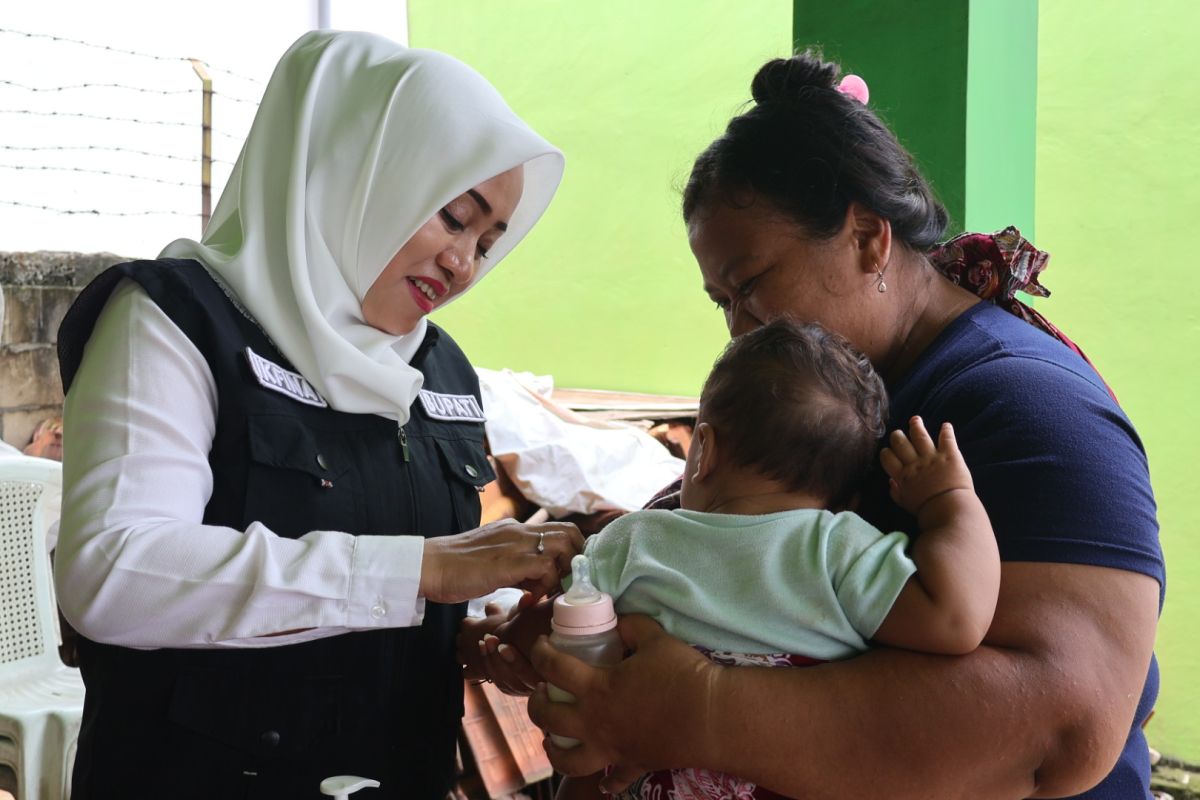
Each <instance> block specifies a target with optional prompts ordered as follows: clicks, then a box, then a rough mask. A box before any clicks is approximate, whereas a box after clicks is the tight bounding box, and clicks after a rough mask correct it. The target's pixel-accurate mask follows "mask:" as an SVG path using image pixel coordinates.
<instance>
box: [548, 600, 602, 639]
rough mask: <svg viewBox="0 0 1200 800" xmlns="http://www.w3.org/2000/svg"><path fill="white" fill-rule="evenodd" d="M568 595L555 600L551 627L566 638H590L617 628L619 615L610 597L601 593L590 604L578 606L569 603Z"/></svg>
mask: <svg viewBox="0 0 1200 800" xmlns="http://www.w3.org/2000/svg"><path fill="white" fill-rule="evenodd" d="M567 597H568V595H566V594H560V595H559V596H558V597H556V598H554V616H553V617H551V619H550V627H551V628H553V629H554V631H555V632H556V633H561V634H563V635H564V636H588V635H590V634H593V633H604V632H605V631H610V630H612V629H613V628H615V627H617V614H616V612H615V611H614V610H613V601H612V597H611V596H610V595H607V594H605V593H604V592H599V593H598V596H597V597H596V599H594V600H593V601H592V602H590V603H581V604H579V605H576V604H574V603H570V602H568V601H567Z"/></svg>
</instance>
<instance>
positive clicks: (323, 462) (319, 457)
mask: <svg viewBox="0 0 1200 800" xmlns="http://www.w3.org/2000/svg"><path fill="white" fill-rule="evenodd" d="M317 466H318V467H320V468H321V469H329V462H328V461H326V460H325V456H323V455H321V454H320V453H317Z"/></svg>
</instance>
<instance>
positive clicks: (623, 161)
mask: <svg viewBox="0 0 1200 800" xmlns="http://www.w3.org/2000/svg"><path fill="white" fill-rule="evenodd" d="M408 7H409V26H410V40H411V44H412V45H413V46H415V47H431V48H435V49H438V50H444V51H446V52H448V53H451V54H453V55H455V56H457V57H459V58H461V59H463V60H464V61H466V62H467V63H469V64H471V65H472V66H474V67H475V68H476V69H478V70H479V71H480V72H481V73H483V74H484V75H486V76H487V77H488V78H489V79H490V80H491V81H492V82H493V83H494V84H495V85H496V87H497V88H498V89H499V90H500V92H501V94H503V95H504V96H505V98H506V99H507V100H508V101H509V104H510V105H512V107H513V108H514V109H515V110H516V111H517V113H519V114H521V115H522V116H523V117H524V118H525V119H526V120H527V121H528V122H529V123H530V124H531V125H532V126H533V127H534V128H535V129H537V130H538V131H539V132H540V133H542V134H543V135H544V136H546V138H548V139H549V140H550V141H552V142H554V143H555V144H556V145H558V146H559V147H561V148H562V150H563V151H564V152H565V153H566V157H567V170H566V176H565V178H564V181H563V185H562V188H561V189H560V190H559V193H558V196H557V197H556V199H555V201H554V203H553V204H552V205H551V207H550V210H549V212H548V213H547V215H546V217H545V218H544V219H543V221H542V222H541V223H540V224H539V226H538V227H537V228H535V229H534V231H533V233H532V234H531V235H530V236H529V238H528V239H527V240H526V241H525V242H523V243H522V245H521V246H520V247H519V248H517V250H515V251H514V252H513V254H512V255H511V256H509V257H508V258H507V259H506V260H505V261H504V263H503V264H502V265H501V267H500V268H499V269H498V270H496V271H495V272H493V273H492V274H490V275H489V276H488V277H487V279H486V280H484V281H483V282H482V283H481V284H480V285H479V287H477V288H476V289H475V290H474V291H472V292H471V293H470V294H469V295H467V296H466V297H464V298H463V299H462V300H460V301H458V302H456V303H455V304H454V305H452V306H451V307H450V308H448V309H446V310H445V311H444V312H441V313H439V314H437V315H436V316H435V317H434V319H435V321H437V322H438V323H440V324H443V325H444V326H445V327H446V328H447V330H449V331H450V332H451V333H452V334H453V335H454V337H455V338H456V339H457V340H458V341H459V342H460V343H461V344H462V345H463V347H464V349H465V350H466V352H467V354H468V355H469V356H470V357H471V359H472V360H473V361H474V362H475V363H476V364H479V365H482V366H487V367H493V368H499V367H511V368H513V369H522V370H533V371H535V372H547V373H552V374H553V375H554V376H555V379H556V381H557V383H558V385H560V386H587V387H593V388H605V389H622V390H634V391H653V392H667V393H689V394H691V393H698V392H699V388H700V385H701V383H702V382H703V380H704V377H705V376H706V375H707V373H708V368H709V367H710V366H711V364H712V360H713V358H714V357H715V356H716V354H717V352H718V351H719V349H720V347H721V346H722V345H723V344H724V342H725V341H726V338H727V335H726V332H725V329H724V322H723V320H722V317H721V315H720V314H719V313H718V312H717V311H716V310H715V309H714V308H713V306H712V304H711V303H709V302H707V300H706V298H705V296H704V294H703V292H702V291H701V289H700V284H701V282H700V277H699V273H698V271H697V269H696V266H695V262H694V260H693V259H692V256H691V252H690V251H689V249H688V246H687V237H686V233H685V230H684V227H683V223H682V221H681V217H680V213H679V202H680V189H681V187H682V185H683V183H684V182H685V181H686V179H687V175H688V171H689V169H690V166H691V163H692V161H693V160H694V158H695V157H696V155H697V154H698V153H699V151H700V150H701V149H703V148H704V147H705V146H706V145H707V144H708V143H709V142H710V141H711V140H712V139H713V137H714V136H716V135H717V134H718V133H720V131H721V130H722V129H723V128H724V125H725V123H726V122H727V121H728V119H729V117H730V116H732V115H733V114H734V113H735V112H737V110H738V109H739V107H740V106H741V104H742V103H744V102H745V101H747V100H748V99H749V96H750V79H751V78H752V77H753V75H754V72H755V70H757V68H758V67H759V66H761V64H762V63H763V62H764V61H766V60H767V59H769V58H773V57H777V56H781V55H786V54H787V53H788V52H789V47H790V44H789V43H790V37H791V13H792V10H791V0H748V1H747V2H738V3H729V2H719V1H717V0H661V1H660V2H653V3H647V2H642V0H609V2H606V3H602V4H593V3H573V2H571V3H569V2H555V1H553V0H511V1H510V2H505V3H490V2H482V1H481V0H409V4H408Z"/></svg>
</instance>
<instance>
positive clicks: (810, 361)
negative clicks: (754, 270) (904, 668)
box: [559, 320, 1000, 800]
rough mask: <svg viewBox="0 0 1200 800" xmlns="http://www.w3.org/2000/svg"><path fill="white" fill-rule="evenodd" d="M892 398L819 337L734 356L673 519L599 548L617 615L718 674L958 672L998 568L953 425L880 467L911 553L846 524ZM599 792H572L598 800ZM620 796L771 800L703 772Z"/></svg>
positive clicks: (703, 423)
mask: <svg viewBox="0 0 1200 800" xmlns="http://www.w3.org/2000/svg"><path fill="white" fill-rule="evenodd" d="M886 410H887V397H886V392H885V390H884V387H883V383H882V381H881V380H880V379H879V377H878V376H877V375H876V374H875V372H874V370H873V369H872V368H871V365H870V363H869V362H868V361H867V360H866V359H865V358H864V357H862V356H861V355H859V354H858V353H856V352H855V351H854V350H853V349H852V348H851V347H850V346H849V345H848V344H847V343H846V342H845V341H844V340H842V339H841V338H840V337H838V336H837V335H835V334H833V333H830V332H829V331H827V330H825V329H824V328H821V327H820V326H817V325H801V324H797V323H795V322H792V321H789V320H778V321H776V322H773V323H771V324H769V325H766V326H764V327H762V328H759V329H757V330H755V331H752V332H750V333H747V334H744V335H742V336H739V337H737V338H736V339H734V340H733V341H732V342H730V344H729V345H728V347H727V348H726V349H725V352H724V353H723V354H722V355H721V357H720V358H719V359H718V360H717V362H716V364H715V365H714V367H713V370H712V373H711V374H710V375H709V377H708V380H707V381H706V383H705V385H704V389H703V391H702V393H701V397H700V411H699V416H698V419H697V426H696V431H695V435H694V437H693V439H692V443H691V448H690V450H689V452H688V457H687V466H686V472H685V474H684V477H683V488H682V492H681V497H680V501H681V505H682V508H680V509H679V510H676V511H639V512H635V513H632V514H628V515H626V516H624V517H621V518H619V519H617V520H616V521H614V522H612V523H610V524H609V525H608V526H607V527H606V528H605V529H604V530H603V531H601V532H600V533H599V534H597V535H595V536H593V537H591V538H590V539H589V540H588V542H587V547H586V550H585V552H586V554H587V555H588V556H589V557H590V558H591V562H592V574H593V576H594V582H595V584H596V586H597V587H598V588H599V589H600V590H602V591H605V592H608V593H609V594H611V595H612V596H613V597H614V599H615V601H616V607H617V611H618V613H621V614H635V613H636V614H648V615H650V616H652V617H654V618H655V619H656V620H658V622H659V623H661V624H662V626H663V627H664V628H665V629H666V630H667V632H669V633H671V634H672V635H674V636H676V637H679V638H681V639H683V640H685V641H687V642H690V643H692V644H693V645H695V646H696V647H697V648H698V649H700V650H701V651H702V652H704V653H705V654H706V655H707V656H708V657H709V658H710V659H712V660H714V661H717V662H719V663H723V664H757V665H762V666H769V667H785V666H803V665H807V664H814V663H819V662H821V661H830V660H836V659H843V658H849V657H851V656H853V655H855V654H857V653H861V652H862V651H864V650H866V649H867V647H868V646H869V643H870V642H874V643H878V644H885V645H890V646H893V647H903V648H908V649H911V650H918V651H922V652H927V653H942V654H948V655H954V654H962V653H967V652H970V651H971V650H974V649H975V648H976V647H978V646H979V643H980V642H981V641H982V640H983V636H984V634H985V633H986V632H987V629H988V626H989V625H990V624H991V620H992V614H993V613H994V611H995V607H996V598H997V593H998V591H999V584H1000V561H999V554H998V552H997V548H996V541H995V536H994V534H993V533H992V528H991V524H990V523H989V521H988V516H987V513H986V512H985V511H984V508H983V506H982V504H981V503H980V501H979V498H978V497H977V496H976V495H975V491H974V488H973V484H972V482H971V475H970V472H969V471H968V470H967V467H966V464H965V463H964V461H963V458H962V454H961V453H960V452H959V450H958V447H957V445H956V444H955V440H954V432H953V430H952V428H951V426H950V425H949V424H948V423H947V424H945V425H943V426H942V428H941V431H940V432H939V436H938V440H937V442H934V441H933V439H932V438H931V437H930V435H929V433H927V432H926V430H925V427H924V425H923V424H922V422H921V420H920V418H918V417H914V418H913V419H912V420H910V422H909V430H908V434H907V435H906V434H905V433H904V432H902V431H894V432H893V433H892V434H891V437H890V439H889V445H890V446H889V447H888V448H886V449H884V450H883V452H882V454H881V455H880V456H879V459H880V462H881V463H882V466H883V468H884V470H885V471H886V472H887V474H888V476H889V477H890V478H891V495H892V498H893V499H894V500H895V501H896V502H897V503H898V504H899V505H900V506H901V507H903V508H904V509H905V510H907V511H908V512H910V513H911V514H913V515H914V516H915V517H916V519H917V522H918V525H919V528H920V535H919V536H918V537H915V538H914V540H913V541H912V542H911V543H910V542H909V539H908V537H907V536H906V535H905V534H903V533H899V532H894V533H883V532H880V531H878V530H876V529H875V528H873V527H871V526H870V525H869V524H867V523H866V522H865V521H864V520H863V519H862V518H860V517H858V516H857V515H856V514H854V513H853V512H851V511H849V510H847V509H848V508H849V507H850V506H851V505H852V504H853V501H854V497H855V493H856V490H857V487H859V486H860V485H861V483H862V481H863V479H864V477H865V476H866V475H867V474H868V472H869V471H870V470H871V469H872V468H873V466H874V463H875V458H876V452H877V449H878V443H879V440H880V438H881V437H882V435H883V433H884V425H885V419H886ZM597 791H598V790H597V788H596V786H595V781H594V780H591V779H568V780H567V781H565V782H564V784H563V787H562V788H561V790H560V792H559V798H560V800H563V799H564V798H568V797H585V796H595V793H596V792H597ZM622 796H624V797H677V798H681V799H682V798H717V797H737V798H762V797H776V796H777V795H775V794H773V793H771V792H769V791H767V790H766V789H764V788H761V787H757V786H755V785H754V784H753V783H750V782H748V781H744V780H740V779H738V778H735V777H732V776H729V775H724V774H719V773H714V772H711V771H708V770H704V769H678V770H670V771H664V772H658V773H652V774H650V775H647V776H644V777H643V778H641V779H640V780H639V781H638V782H636V783H635V784H634V785H633V786H631V787H630V788H629V789H627V790H626V792H625V793H624V794H623V795H622Z"/></svg>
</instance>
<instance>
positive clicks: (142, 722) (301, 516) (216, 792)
mask: <svg viewBox="0 0 1200 800" xmlns="http://www.w3.org/2000/svg"><path fill="white" fill-rule="evenodd" d="M122 278H131V279H133V280H135V281H137V282H138V283H139V284H141V286H142V287H143V288H144V289H145V290H146V292H147V293H148V294H149V295H150V297H151V298H152V299H153V300H154V302H155V303H157V304H158V306H159V307H160V308H162V309H163V311H164V312H165V313H166V314H167V315H168V316H169V317H170V319H171V320H172V321H173V322H174V323H175V324H176V325H177V326H178V327H179V328H180V329H181V330H182V331H183V332H184V333H185V334H186V335H187V337H188V338H189V339H190V340H191V341H192V342H193V343H194V344H195V345H196V347H197V348H198V349H199V351H200V352H201V353H202V354H203V356H204V358H205V360H206V361H207V362H208V366H209V369H210V370H211V371H212V375H213V378H214V380H215V382H216V387H217V420H216V435H215V437H214V440H213V444H212V451H211V452H210V454H209V464H210V465H211V467H212V473H213V492H212V497H211V499H210V500H209V502H208V505H207V507H206V508H205V512H204V520H203V521H204V523H205V524H210V525H223V526H228V527H231V528H234V529H236V530H245V529H246V528H247V527H248V526H249V525H250V524H251V523H252V522H260V523H262V524H264V525H266V526H267V527H268V528H270V529H271V530H272V531H274V532H275V533H276V534H278V535H279V536H284V537H290V538H297V537H300V536H302V535H304V534H305V533H307V532H308V531H312V530H339V531H346V532H349V533H353V534H371V535H385V536H386V535H396V534H420V535H423V536H426V537H432V536H440V535H445V534H451V533H456V532H459V531H463V530H468V529H471V528H474V527H477V526H478V524H479V512H480V504H479V496H478V491H479V489H481V488H482V486H483V485H484V484H485V483H487V482H488V481H489V480H491V479H492V477H494V476H493V473H492V471H491V469H490V467H489V466H488V462H487V459H486V457H485V454H484V444H483V425H482V424H481V423H478V422H463V421H451V420H449V419H435V418H434V417H432V416H430V415H429V414H428V413H427V412H426V408H425V406H424V404H423V403H422V402H421V401H418V402H416V403H414V404H413V407H412V411H411V418H410V419H409V421H408V422H407V423H405V425H404V426H403V427H402V428H398V426H397V425H396V423H395V422H394V421H392V420H388V419H385V418H383V417H379V416H375V415H369V414H346V413H342V412H339V411H333V410H331V409H329V408H322V407H318V406H316V405H311V404H308V403H305V402H301V401H300V400H298V399H295V398H294V397H293V396H289V395H288V394H286V393H285V391H280V390H279V387H282V388H283V389H284V390H287V389H289V388H290V389H293V390H294V389H295V388H296V387H295V386H294V385H292V386H289V385H288V384H287V383H286V380H277V381H276V383H277V384H278V386H277V388H267V387H265V386H264V385H263V384H262V383H260V380H259V378H258V377H256V374H255V372H254V370H253V369H252V368H251V364H250V358H251V357H250V356H249V355H248V354H247V348H249V349H250V350H252V351H253V353H255V354H257V355H258V356H260V357H262V358H263V359H265V360H266V361H268V362H272V363H274V364H275V365H278V366H279V367H282V368H283V369H284V370H290V371H293V372H294V371H295V370H294V368H293V367H292V366H291V365H290V364H289V363H288V361H287V359H286V358H285V357H284V356H283V354H282V353H280V352H279V351H278V350H277V349H276V348H275V347H274V346H273V345H272V344H271V342H270V341H269V339H268V338H267V337H266V336H265V335H264V333H263V332H262V331H261V330H260V329H259V328H258V326H257V325H256V324H255V323H254V322H253V321H252V320H251V319H250V318H249V317H247V316H246V315H245V314H243V313H242V312H241V311H240V310H239V309H238V307H237V306H235V305H234V304H233V303H232V302H231V301H230V299H229V298H228V297H226V295H225V294H224V292H223V291H222V289H221V287H220V286H218V284H217V283H216V282H214V280H213V279H212V277H210V276H209V274H208V273H207V272H206V271H205V269H204V268H203V267H202V266H201V265H200V264H198V263H196V262H194V261H177V260H167V259H164V260H161V261H138V262H131V263H127V264H120V265H118V266H115V267H113V268H111V269H109V270H108V271H106V272H105V273H103V274H102V275H100V276H99V277H98V278H97V279H96V280H95V281H94V282H93V283H92V284H90V285H89V286H88V287H87V288H86V289H85V290H84V291H83V293H82V294H81V295H80V297H79V299H78V300H77V301H76V303H75V305H74V306H72V308H71V310H70V312H69V313H68V314H67V316H66V318H65V320H64V321H63V325H62V328H61V330H60V332H59V360H60V365H61V368H62V375H63V386H64V388H69V387H70V383H71V380H72V378H73V377H74V375H75V372H76V370H77V369H78V366H79V363H80V360H81V359H82V356H83V349H84V345H85V344H86V343H87V340H88V338H89V337H90V336H91V332H92V329H93V327H94V325H95V321H96V317H97V315H98V314H99V312H100V310H101V309H102V308H103V306H104V303H105V302H106V300H107V298H108V297H109V295H110V294H111V292H112V290H113V288H114V287H115V286H116V284H117V283H118V282H119V281H120V280H121V279H122ZM89 358H103V353H97V352H93V353H90V354H89ZM411 364H412V366H413V367H415V368H417V369H419V370H420V371H421V373H422V374H423V375H424V376H425V383H424V387H425V389H426V390H429V391H432V392H436V393H439V394H444V395H460V396H464V395H470V396H473V397H474V398H475V399H476V401H478V398H479V383H478V380H477V378H476V376H475V373H474V371H473V370H472V369H471V365H470V364H469V363H468V361H467V359H466V357H465V356H464V355H463V354H462V351H461V350H459V348H458V347H457V345H455V343H454V342H453V341H452V340H451V339H450V337H449V336H446V335H445V334H444V333H442V332H441V331H440V330H439V329H438V328H436V327H434V326H433V325H430V326H429V332H428V334H427V335H426V338H425V340H424V342H423V343H422V345H421V347H420V349H419V350H418V352H417V354H416V355H415V356H414V358H413V360H412V362H411ZM280 374H281V373H276V375H275V377H276V378H279V376H280ZM268 383H270V381H268ZM433 399H434V400H435V401H436V400H437V398H433ZM468 403H469V401H468ZM431 408H433V409H434V413H435V414H437V416H444V417H453V416H454V415H453V414H443V413H438V407H437V406H436V405H434V406H431ZM139 479H141V480H153V477H152V476H139ZM347 577H348V576H347ZM381 610H382V609H381ZM196 613H197V614H203V613H204V609H203V607H198V608H197V610H196ZM463 614H464V605H463V604H459V605H453V606H447V605H439V604H435V603H427V604H426V611H425V622H424V624H423V625H422V626H420V627H416V628H394V629H381V630H372V631H367V632H357V633H351V634H345V635H341V636H336V637H331V638H326V639H319V640H316V641H311V642H305V643H301V644H293V645H286V646H280V647H268V648H255V649H232V650H231V649H221V650H202V649H186V650H184V649H179V650H176V649H160V650H133V649H129V648H125V647H119V646H114V645H105V644H99V643H96V642H91V641H87V640H84V641H83V642H82V643H81V645H80V659H81V669H82V672H83V678H84V683H85V684H86V687H87V694H86V699H85V703H84V714H83V728H82V731H81V732H80V737H79V750H78V756H77V758H76V764H75V773H74V780H73V784H74V786H73V796H74V797H75V798H76V800H93V798H122V800H124V799H125V798H142V797H145V798H168V797H169V798H185V797H197V798H200V797H203V798H205V800H215V799H216V798H220V799H221V800H226V798H229V799H230V800H232V798H280V799H281V800H299V799H300V798H309V797H311V798H317V797H320V796H321V795H319V793H318V786H319V783H320V781H321V779H322V778H325V777H329V776H332V775H338V774H355V775H362V776H364V777H369V778H375V779H376V780H379V781H380V782H381V783H382V786H381V788H380V790H378V791H377V792H373V793H372V796H375V797H394V798H400V797H403V798H430V799H431V800H433V799H434V798H436V800H441V799H442V798H444V797H445V795H446V792H447V790H448V789H449V788H450V785H451V783H452V781H453V777H454V748H455V741H456V736H457V733H458V729H459V722H460V719H461V717H462V712H463V706H462V678H461V670H460V666H459V664H458V663H457V660H456V658H455V646H454V637H455V634H456V633H457V630H458V625H459V622H460V621H461V620H462V617H463Z"/></svg>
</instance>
